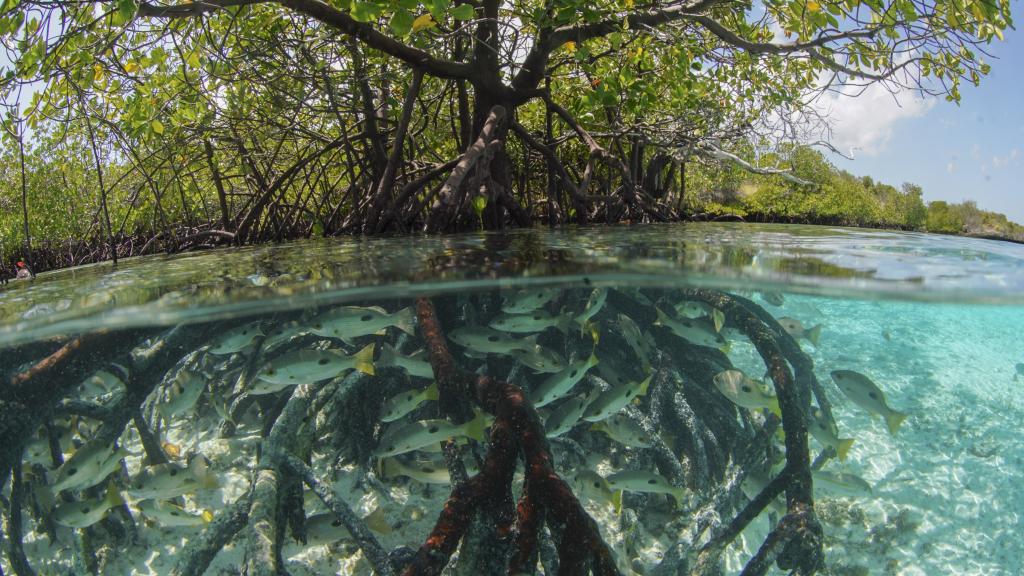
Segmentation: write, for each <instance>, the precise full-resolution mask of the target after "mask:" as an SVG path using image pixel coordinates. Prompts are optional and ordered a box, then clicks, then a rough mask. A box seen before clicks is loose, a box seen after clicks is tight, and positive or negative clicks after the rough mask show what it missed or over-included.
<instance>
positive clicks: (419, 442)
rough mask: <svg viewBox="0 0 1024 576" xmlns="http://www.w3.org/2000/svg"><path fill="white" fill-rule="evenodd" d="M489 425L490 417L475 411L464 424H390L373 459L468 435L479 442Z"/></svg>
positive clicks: (429, 421)
mask: <svg viewBox="0 0 1024 576" xmlns="http://www.w3.org/2000/svg"><path fill="white" fill-rule="evenodd" d="M490 422H491V418H490V417H489V416H487V414H485V413H483V412H477V413H476V416H475V417H474V418H473V419H472V420H470V421H469V422H465V423H463V424H455V423H453V422H450V421H448V420H440V419H435V420H420V421H418V422H409V423H405V424H393V425H392V426H391V427H390V428H388V429H387V431H385V432H384V434H383V435H382V436H381V439H380V443H379V444H378V446H377V451H376V452H374V456H376V457H378V458H383V457H385V456H394V455H396V454H404V453H406V452H412V451H413V450H418V449H420V448H422V447H424V446H428V445H430V444H436V443H438V442H441V441H442V440H446V439H448V438H455V437H460V436H467V437H469V438H473V439H474V440H478V441H481V442H482V441H483V439H484V429H485V428H486V427H487V426H488V425H490Z"/></svg>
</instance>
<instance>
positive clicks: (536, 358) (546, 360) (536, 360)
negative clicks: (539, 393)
mask: <svg viewBox="0 0 1024 576" xmlns="http://www.w3.org/2000/svg"><path fill="white" fill-rule="evenodd" d="M511 354H512V356H514V357H515V359H516V360H518V361H519V363H520V364H522V365H523V366H526V367H527V368H529V369H530V370H533V371H534V372H544V373H547V374H552V373H556V372H560V371H561V370H564V369H565V358H562V356H560V355H559V354H558V353H557V352H555V351H554V350H551V349H549V348H545V347H543V346H534V347H533V348H532V349H530V350H512V352H511Z"/></svg>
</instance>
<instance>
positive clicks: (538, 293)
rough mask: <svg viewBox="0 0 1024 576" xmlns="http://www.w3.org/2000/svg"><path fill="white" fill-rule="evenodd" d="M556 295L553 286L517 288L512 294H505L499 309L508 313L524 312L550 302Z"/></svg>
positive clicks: (556, 291)
mask: <svg viewBox="0 0 1024 576" xmlns="http://www.w3.org/2000/svg"><path fill="white" fill-rule="evenodd" d="M557 296H558V290H556V289H554V288H535V289H530V290H519V291H517V292H515V293H514V294H511V295H509V296H506V297H505V299H504V302H502V304H501V311H502V312H507V313H509V314H524V313H526V312H533V311H534V310H536V309H538V308H540V307H541V306H544V305H545V304H547V303H548V302H551V301H552V300H554V299H555V298H556V297H557Z"/></svg>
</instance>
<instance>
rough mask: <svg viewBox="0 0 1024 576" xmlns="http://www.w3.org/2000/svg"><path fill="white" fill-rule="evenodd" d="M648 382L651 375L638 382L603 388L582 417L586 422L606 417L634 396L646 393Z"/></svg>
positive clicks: (597, 420)
mask: <svg viewBox="0 0 1024 576" xmlns="http://www.w3.org/2000/svg"><path fill="white" fill-rule="evenodd" d="M650 383H651V376H648V377H647V378H644V379H643V380H642V381H640V382H627V383H625V384H622V385H620V386H614V387H612V388H609V389H608V390H605V391H604V392H602V393H601V395H600V396H598V397H597V399H596V400H594V401H593V402H592V403H591V404H590V406H588V407H587V411H586V412H584V414H583V419H584V420H586V421H588V422H600V421H601V420H604V419H605V418H608V417H609V416H611V415H612V414H615V413H616V412H618V411H619V410H621V409H622V408H623V407H624V406H625V405H626V404H629V403H630V402H632V401H633V399H634V398H636V397H638V396H643V395H644V394H646V393H647V386H648V385H649V384H650Z"/></svg>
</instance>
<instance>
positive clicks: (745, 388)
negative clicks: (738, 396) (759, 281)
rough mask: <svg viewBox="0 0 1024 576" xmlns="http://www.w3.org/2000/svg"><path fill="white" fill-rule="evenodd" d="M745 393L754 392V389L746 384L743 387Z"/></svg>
mask: <svg viewBox="0 0 1024 576" xmlns="http://www.w3.org/2000/svg"><path fill="white" fill-rule="evenodd" d="M743 391H744V392H753V389H752V388H751V387H750V386H747V385H746V384H744V385H743Z"/></svg>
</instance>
